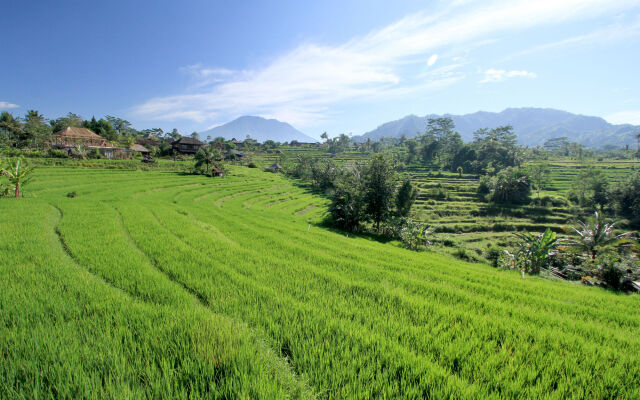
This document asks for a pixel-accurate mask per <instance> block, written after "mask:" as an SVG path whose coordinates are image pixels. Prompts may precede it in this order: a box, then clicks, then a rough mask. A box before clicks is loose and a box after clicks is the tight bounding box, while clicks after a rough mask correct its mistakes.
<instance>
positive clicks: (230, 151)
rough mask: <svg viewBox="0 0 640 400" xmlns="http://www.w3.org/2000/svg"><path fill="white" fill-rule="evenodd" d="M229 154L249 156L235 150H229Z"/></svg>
mask: <svg viewBox="0 0 640 400" xmlns="http://www.w3.org/2000/svg"><path fill="white" fill-rule="evenodd" d="M229 153H231V154H234V155H236V156H246V155H247V154H246V153H243V152H241V151H238V150H233V149H231V150H229Z"/></svg>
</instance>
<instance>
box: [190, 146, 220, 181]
mask: <svg viewBox="0 0 640 400" xmlns="http://www.w3.org/2000/svg"><path fill="white" fill-rule="evenodd" d="M194 159H195V167H196V169H198V170H200V169H202V168H203V167H204V170H205V174H206V175H209V174H210V173H211V171H212V169H213V167H214V166H215V163H216V161H219V160H221V159H222V153H221V152H220V149H218V148H216V147H212V146H207V147H201V148H200V150H198V152H197V153H196V154H195V156H194Z"/></svg>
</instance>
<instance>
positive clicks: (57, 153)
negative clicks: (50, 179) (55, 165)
mask: <svg viewBox="0 0 640 400" xmlns="http://www.w3.org/2000/svg"><path fill="white" fill-rule="evenodd" d="M48 156H49V157H51V158H69V154H67V152H66V151H64V150H59V149H50V150H49V153H48Z"/></svg>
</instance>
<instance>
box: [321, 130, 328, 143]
mask: <svg viewBox="0 0 640 400" xmlns="http://www.w3.org/2000/svg"><path fill="white" fill-rule="evenodd" d="M320 138H322V139H324V141H325V142H328V141H329V135H328V134H327V132H322V135H320Z"/></svg>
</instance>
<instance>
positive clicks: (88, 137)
mask: <svg viewBox="0 0 640 400" xmlns="http://www.w3.org/2000/svg"><path fill="white" fill-rule="evenodd" d="M52 144H57V145H64V146H75V145H83V146H99V147H111V144H110V143H109V142H107V140H106V139H105V138H103V137H102V136H100V135H96V134H95V133H94V132H92V131H90V130H89V129H87V128H80V127H78V126H67V127H66V128H64V129H63V130H61V131H58V132H56V133H54V134H53V143H52Z"/></svg>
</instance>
